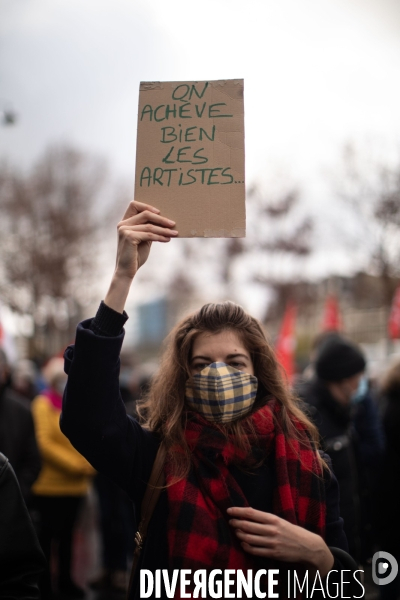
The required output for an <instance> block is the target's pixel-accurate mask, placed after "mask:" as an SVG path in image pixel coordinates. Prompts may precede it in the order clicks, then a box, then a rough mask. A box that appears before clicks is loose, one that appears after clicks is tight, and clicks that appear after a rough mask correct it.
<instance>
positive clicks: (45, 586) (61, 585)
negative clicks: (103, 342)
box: [32, 358, 95, 600]
mask: <svg viewBox="0 0 400 600" xmlns="http://www.w3.org/2000/svg"><path fill="white" fill-rule="evenodd" d="M63 365H64V361H63V360H62V359H61V358H53V359H51V360H50V361H49V362H48V363H47V365H46V366H45V368H44V369H43V376H44V378H45V380H46V382H47V383H48V389H46V390H44V391H43V392H42V393H41V394H40V395H39V396H37V397H36V398H35V399H34V400H33V402H32V414H33V419H34V423H35V430H36V437H37V442H38V446H39V451H40V453H41V457H42V470H41V472H40V474H39V477H38V479H37V480H36V482H35V484H34V486H33V488H32V492H33V495H34V505H35V508H36V510H37V512H38V513H39V516H40V530H39V540H40V543H41V546H42V549H43V552H44V553H45V555H46V558H47V561H48V565H49V564H50V558H51V554H52V551H53V552H54V550H55V549H56V545H55V544H53V541H55V542H58V557H57V559H58V561H57V562H58V592H59V594H61V595H64V596H66V597H68V598H84V597H85V592H84V590H83V589H82V588H80V587H78V586H77V585H76V584H75V583H74V581H73V580H72V577H71V563H72V541H73V532H74V526H75V524H76V521H77V517H78V513H79V508H80V505H81V503H82V500H83V498H84V497H85V495H86V494H87V491H88V487H89V484H90V481H91V477H92V476H93V475H94V474H95V470H94V469H93V468H92V467H91V466H90V464H89V463H88V462H87V460H86V459H85V458H83V456H82V455H81V454H79V452H78V451H77V450H75V448H74V447H73V446H72V445H71V443H70V442H69V440H68V439H67V438H66V437H65V436H64V434H63V433H61V430H60V425H59V420H60V414H61V405H62V394H63V389H64V387H65V384H66V381H67V376H66V375H65V373H64V368H63ZM41 592H42V600H48V599H51V598H53V597H54V596H53V595H52V594H53V592H52V586H51V576H50V569H49V568H48V569H47V572H46V573H45V574H44V576H43V579H42V582H41Z"/></svg>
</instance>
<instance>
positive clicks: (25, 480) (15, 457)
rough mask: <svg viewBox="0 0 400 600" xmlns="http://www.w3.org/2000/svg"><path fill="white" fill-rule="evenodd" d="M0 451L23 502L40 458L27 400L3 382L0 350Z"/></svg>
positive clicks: (4, 369)
mask: <svg viewBox="0 0 400 600" xmlns="http://www.w3.org/2000/svg"><path fill="white" fill-rule="evenodd" d="M0 452H2V453H3V454H5V455H6V456H7V458H8V460H9V461H10V463H11V465H12V467H13V469H14V471H15V474H16V476H17V479H18V482H19V485H20V486H21V491H22V495H23V496H24V499H25V501H28V499H29V496H30V490H31V487H32V484H33V483H34V482H35V481H36V479H37V477H38V475H39V473H40V469H41V459H40V454H39V449H38V446H37V443H36V437H35V428H34V424H33V418H32V414H31V409H30V404H29V401H28V400H26V399H25V398H23V397H21V396H19V394H17V393H16V392H14V391H13V390H12V389H10V388H9V387H8V385H7V361H6V356H5V353H4V352H3V351H2V350H1V349H0Z"/></svg>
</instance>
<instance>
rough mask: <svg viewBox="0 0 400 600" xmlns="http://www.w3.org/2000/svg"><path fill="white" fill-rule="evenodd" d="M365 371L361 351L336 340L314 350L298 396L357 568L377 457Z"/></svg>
mask: <svg viewBox="0 0 400 600" xmlns="http://www.w3.org/2000/svg"><path fill="white" fill-rule="evenodd" d="M365 368H366V360H365V357H364V355H363V353H362V352H361V350H360V349H359V348H358V347H357V346H356V345H355V344H353V343H352V342H350V341H348V340H346V339H344V338H343V337H341V336H340V335H338V334H336V335H335V336H333V337H332V338H330V339H328V340H327V341H325V343H323V344H322V346H321V347H320V348H319V351H318V352H317V355H316V358H315V364H314V370H315V376H314V378H313V379H312V380H311V381H310V382H308V383H307V384H306V385H305V386H304V387H303V388H302V390H301V392H300V395H301V396H302V398H303V399H304V400H305V401H306V403H307V405H308V412H309V414H310V416H311V418H312V420H313V421H314V423H315V424H316V426H317V427H318V430H319V432H320V434H321V438H322V447H323V449H324V450H325V451H326V452H327V454H329V456H330V458H331V460H332V465H333V470H334V473H335V475H336V477H337V479H338V482H339V489H340V513H341V516H342V517H343V519H344V529H345V532H346V536H347V539H348V542H349V549H350V553H351V555H352V556H353V557H354V558H355V559H357V560H358V561H359V562H360V563H363V564H364V563H366V562H367V560H368V559H369V558H370V557H371V556H372V553H373V544H374V539H373V536H372V531H371V519H372V514H371V511H372V496H371V494H372V489H373V487H374V478H375V476H376V470H377V468H378V467H379V465H380V459H381V457H382V452H383V433H382V428H381V424H380V420H379V415H378V411H377V407H376V406H375V403H374V401H373V399H372V397H371V395H370V393H369V388H368V380H367V377H366V374H365Z"/></svg>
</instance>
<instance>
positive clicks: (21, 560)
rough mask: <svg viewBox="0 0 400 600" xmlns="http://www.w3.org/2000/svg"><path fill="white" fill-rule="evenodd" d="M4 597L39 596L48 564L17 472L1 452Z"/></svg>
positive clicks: (29, 599)
mask: <svg viewBox="0 0 400 600" xmlns="http://www.w3.org/2000/svg"><path fill="white" fill-rule="evenodd" d="M0 532H1V534H0V598H7V599H8V600H14V599H15V600H17V599H18V600H37V599H39V598H40V595H39V587H38V582H39V577H40V575H41V573H42V571H43V570H44V568H45V558H44V555H43V552H42V550H41V548H40V545H39V541H38V539H37V536H36V533H35V530H34V527H33V524H32V521H31V518H30V516H29V513H28V510H27V508H26V505H25V502H24V500H23V497H22V494H21V490H20V487H19V484H18V481H17V478H16V476H15V473H14V471H13V469H12V467H11V465H10V463H9V462H8V459H7V458H6V457H5V456H4V455H3V454H0Z"/></svg>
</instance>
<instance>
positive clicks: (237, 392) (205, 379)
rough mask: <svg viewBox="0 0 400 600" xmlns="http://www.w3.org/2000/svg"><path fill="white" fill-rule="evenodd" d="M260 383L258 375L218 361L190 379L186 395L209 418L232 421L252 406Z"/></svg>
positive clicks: (187, 400) (192, 405) (192, 406)
mask: <svg viewBox="0 0 400 600" xmlns="http://www.w3.org/2000/svg"><path fill="white" fill-rule="evenodd" d="M257 387H258V380H257V377H254V375H249V373H243V372H242V371H239V370H238V369H235V368H233V367H230V366H229V365H226V364H225V363H223V362H216V363H212V364H211V365H209V366H208V367H206V368H205V369H203V370H202V371H200V373H196V375H192V376H191V377H190V378H189V379H188V381H187V384H186V392H185V398H186V402H187V404H188V405H189V406H190V408H191V409H193V410H195V411H196V412H199V413H201V414H202V415H203V416H204V417H205V418H206V419H208V420H209V421H216V422H217V423H229V422H230V421H233V420H235V419H237V418H239V417H242V416H243V415H245V414H246V413H248V412H249V411H250V410H251V407H252V406H253V404H254V401H255V399H256V394H257Z"/></svg>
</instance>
